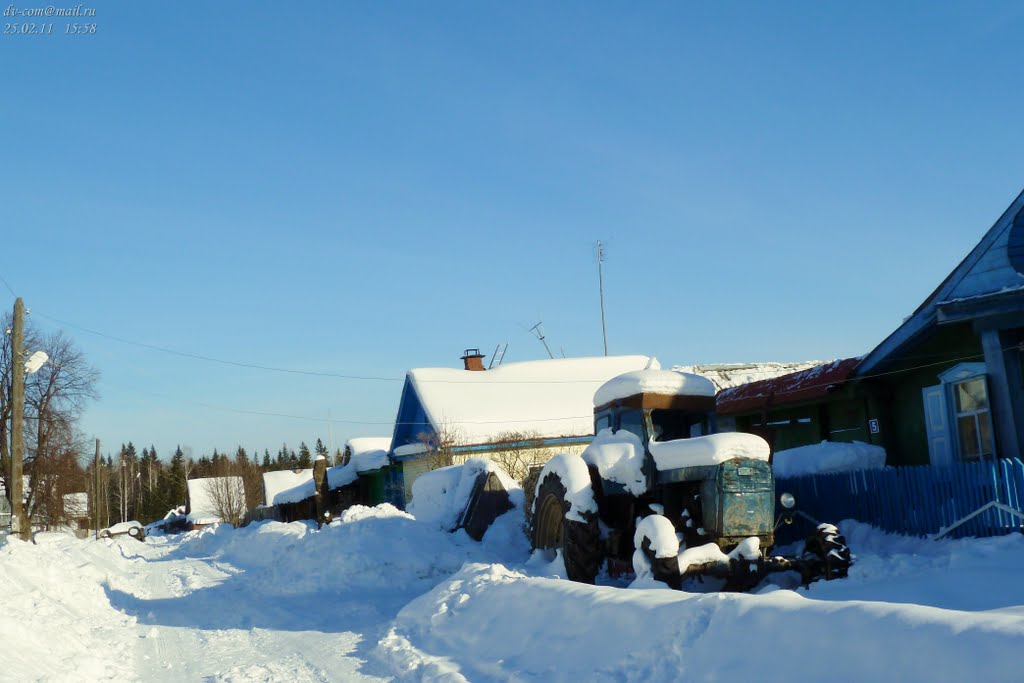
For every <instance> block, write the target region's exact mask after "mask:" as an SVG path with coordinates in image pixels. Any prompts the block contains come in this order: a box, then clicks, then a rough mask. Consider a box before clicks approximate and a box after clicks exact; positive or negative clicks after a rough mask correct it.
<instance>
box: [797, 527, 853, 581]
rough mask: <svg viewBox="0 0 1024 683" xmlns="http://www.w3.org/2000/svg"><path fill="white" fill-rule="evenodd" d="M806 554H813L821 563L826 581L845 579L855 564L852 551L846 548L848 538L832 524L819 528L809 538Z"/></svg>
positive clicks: (805, 548) (805, 549)
mask: <svg viewBox="0 0 1024 683" xmlns="http://www.w3.org/2000/svg"><path fill="white" fill-rule="evenodd" d="M804 552H806V553H812V554H813V555H815V556H816V557H817V558H818V559H819V560H820V561H821V563H822V570H823V571H824V578H825V580H826V581H831V580H832V579H841V578H843V577H845V576H846V574H847V572H848V571H849V570H850V565H851V564H853V557H852V556H851V554H850V549H849V548H848V547H847V546H846V538H845V537H843V536H842V535H841V534H840V533H839V529H837V528H836V527H835V526H833V525H831V524H821V525H819V526H818V528H817V529H816V530H815V532H814V533H813V534H811V535H810V536H809V537H808V538H807V542H806V544H805V545H804Z"/></svg>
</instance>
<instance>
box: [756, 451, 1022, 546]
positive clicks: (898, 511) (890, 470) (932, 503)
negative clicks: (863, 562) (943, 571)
mask: <svg viewBox="0 0 1024 683" xmlns="http://www.w3.org/2000/svg"><path fill="white" fill-rule="evenodd" d="M775 490H776V492H778V493H782V492H783V491H788V492H789V493H792V494H793V495H794V496H796V507H797V509H798V510H802V511H803V512H806V513H807V514H808V515H810V516H811V517H814V518H816V519H818V520H820V521H822V522H832V523H837V522H839V521H840V520H843V519H856V520H858V521H861V522H865V523H867V524H871V525H873V526H876V527H879V528H881V529H884V530H886V531H893V532H896V533H901V534H909V535H915V536H928V535H931V534H935V533H938V532H939V531H941V530H943V529H945V528H947V527H949V526H951V525H952V524H954V523H956V522H957V521H959V520H962V519H963V518H964V517H967V516H968V515H970V514H971V513H972V512H975V511H976V510H978V509H980V508H981V507H983V506H985V505H986V504H987V503H990V502H993V501H996V502H999V503H1001V504H1003V505H1006V506H1008V507H1010V508H1013V509H1014V510H1017V511H1021V512H1024V462H1021V461H1020V459H1018V458H1012V459H1005V460H995V461H987V462H964V463H958V464H956V465H951V466H948V467H934V466H930V465H928V466H917V467H887V468H885V469H881V470H863V471H860V472H846V473H840V474H819V475H810V476H805V477H794V478H790V479H779V480H777V481H776V482H775ZM811 528H812V527H811V525H810V524H809V523H806V522H805V521H800V520H798V523H794V524H793V525H792V526H791V527H788V528H786V527H784V528H780V530H779V533H778V534H777V535H778V540H779V542H780V543H785V542H790V541H793V540H796V539H798V538H801V537H803V536H805V535H806V534H807V533H809V531H810V530H811ZM1020 528H1021V520H1020V519H1019V518H1018V517H1016V516H1014V515H1012V514H1010V513H1008V512H1005V511H1003V510H1000V509H998V508H990V509H988V510H986V511H985V512H983V513H982V514H980V515H977V516H976V517H974V518H973V519H970V520H969V521H967V522H966V523H965V524H963V525H962V526H960V527H958V528H956V529H954V530H953V531H952V532H951V533H950V535H951V536H959V537H963V536H996V535H1000V534H1005V533H1008V532H1010V531H1019V530H1020Z"/></svg>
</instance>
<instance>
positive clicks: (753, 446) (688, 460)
mask: <svg viewBox="0 0 1024 683" xmlns="http://www.w3.org/2000/svg"><path fill="white" fill-rule="evenodd" d="M647 447H648V448H649V449H650V451H651V455H652V456H654V465H655V467H657V468H658V470H660V471H662V472H664V471H666V470H672V469H676V468H679V467H698V466H707V465H717V464H719V463H723V462H725V461H726V460H731V459H732V458H752V459H754V460H768V457H769V455H770V453H771V449H770V448H769V446H768V442H767V441H765V440H764V439H762V438H761V437H759V436H757V435H756V434H744V433H742V432H726V433H722V434H708V435H707V436H696V437H693V438H691V439H676V440H675V441H651V442H650V443H649V444H647Z"/></svg>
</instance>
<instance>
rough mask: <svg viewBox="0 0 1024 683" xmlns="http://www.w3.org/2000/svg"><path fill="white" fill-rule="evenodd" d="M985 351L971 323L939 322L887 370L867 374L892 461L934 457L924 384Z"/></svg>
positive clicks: (935, 381)
mask: <svg viewBox="0 0 1024 683" xmlns="http://www.w3.org/2000/svg"><path fill="white" fill-rule="evenodd" d="M981 354H982V350H981V342H980V340H979V339H978V337H977V335H976V334H975V333H974V331H973V330H972V329H971V327H970V325H968V324H960V325H951V326H949V327H939V328H938V329H937V330H936V331H935V333H934V334H933V335H932V336H931V337H930V338H929V339H927V340H925V341H923V342H922V343H921V344H919V345H917V346H914V347H913V348H912V350H911V351H910V353H909V354H908V355H907V356H906V357H904V358H903V359H902V360H900V361H899V362H897V363H896V364H894V365H891V366H888V367H886V368H884V372H885V373H887V374H884V375H881V376H879V377H874V378H871V377H869V378H867V379H865V382H866V383H867V385H868V387H869V389H868V390H869V392H870V394H871V395H872V397H873V398H874V400H876V401H877V402H878V404H879V413H880V424H881V436H882V444H883V445H884V446H885V450H886V453H887V464H889V465H926V464H928V463H929V462H930V459H929V455H928V434H927V431H926V429H925V416H924V402H923V400H922V398H921V390H922V389H924V388H925V387H930V386H934V385H936V384H938V383H939V375H940V374H941V373H943V372H945V371H946V370H948V369H949V368H951V367H953V366H954V365H957V364H958V363H962V362H964V361H965V360H980V357H981ZM921 366H927V367H921Z"/></svg>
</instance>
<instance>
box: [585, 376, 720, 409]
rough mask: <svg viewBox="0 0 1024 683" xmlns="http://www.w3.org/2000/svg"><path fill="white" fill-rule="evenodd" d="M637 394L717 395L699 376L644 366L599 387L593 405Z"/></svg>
mask: <svg viewBox="0 0 1024 683" xmlns="http://www.w3.org/2000/svg"><path fill="white" fill-rule="evenodd" d="M636 394H667V395H669V396H709V397H712V398H713V397H714V395H715V385H714V384H712V382H711V380H709V379H706V378H704V377H701V376H700V375H691V374H688V373H684V372H673V371H672V370H660V369H654V368H652V369H644V370H633V371H631V372H625V373H623V374H621V375H618V376H617V377H613V378H612V379H610V380H608V381H607V382H605V383H604V384H602V385H601V387H600V388H598V390H597V392H596V393H595V394H594V405H595V406H603V405H604V404H606V403H611V402H612V401H621V400H622V399H624V398H628V397H630V396H634V395H636Z"/></svg>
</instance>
